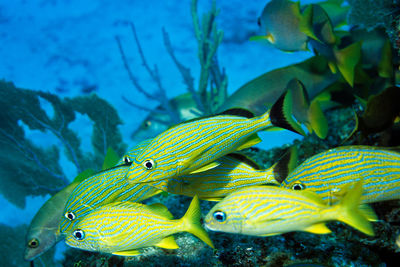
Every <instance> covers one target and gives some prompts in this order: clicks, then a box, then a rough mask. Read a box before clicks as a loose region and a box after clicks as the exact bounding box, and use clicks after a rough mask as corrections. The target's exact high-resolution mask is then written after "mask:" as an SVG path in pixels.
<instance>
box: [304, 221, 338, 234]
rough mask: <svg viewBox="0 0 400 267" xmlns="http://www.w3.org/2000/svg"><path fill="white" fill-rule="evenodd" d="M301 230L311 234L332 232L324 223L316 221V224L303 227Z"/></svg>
mask: <svg viewBox="0 0 400 267" xmlns="http://www.w3.org/2000/svg"><path fill="white" fill-rule="evenodd" d="M303 231H306V232H310V233H313V234H329V233H332V231H331V230H330V229H329V228H328V227H326V225H325V223H317V224H314V225H311V226H310V227H307V228H305V229H304V230H303Z"/></svg>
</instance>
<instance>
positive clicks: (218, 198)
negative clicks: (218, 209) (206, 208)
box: [200, 197, 223, 201]
mask: <svg viewBox="0 0 400 267" xmlns="http://www.w3.org/2000/svg"><path fill="white" fill-rule="evenodd" d="M200 199H202V200H207V201H221V200H222V199H223V198H222V197H201V198H200Z"/></svg>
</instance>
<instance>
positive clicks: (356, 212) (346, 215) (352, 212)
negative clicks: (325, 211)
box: [337, 180, 376, 236]
mask: <svg viewBox="0 0 400 267" xmlns="http://www.w3.org/2000/svg"><path fill="white" fill-rule="evenodd" d="M362 183H363V180H360V181H358V182H357V183H355V185H354V187H353V188H352V189H351V190H350V191H348V192H347V194H346V195H345V196H344V197H343V198H342V199H341V200H340V202H339V204H338V205H337V208H338V210H337V219H338V220H339V221H341V222H344V223H346V224H348V225H350V226H351V227H354V228H356V229H357V230H359V231H360V232H363V233H364V234H367V235H370V236H373V235H374V229H373V228H372V225H371V222H370V221H369V219H370V218H375V217H376V215H375V216H373V210H372V209H370V210H369V211H368V213H366V212H365V209H364V208H361V210H360V206H359V204H360V201H361V195H362V192H363V187H362ZM366 214H367V216H366Z"/></svg>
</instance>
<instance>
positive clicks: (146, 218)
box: [65, 197, 214, 256]
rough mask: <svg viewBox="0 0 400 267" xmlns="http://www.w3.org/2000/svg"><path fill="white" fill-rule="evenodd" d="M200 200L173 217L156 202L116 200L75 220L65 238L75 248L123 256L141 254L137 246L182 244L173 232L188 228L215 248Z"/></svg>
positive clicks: (194, 199) (174, 246)
mask: <svg viewBox="0 0 400 267" xmlns="http://www.w3.org/2000/svg"><path fill="white" fill-rule="evenodd" d="M200 218H201V213H200V206H199V200H198V198H197V197H194V198H193V200H192V203H191V204H190V206H189V208H188V210H187V212H186V214H185V215H184V216H183V217H182V218H181V219H178V220H174V219H173V216H172V214H171V213H170V212H169V211H168V209H167V207H165V206H164V205H162V204H160V203H157V204H153V205H148V206H147V205H143V204H139V203H133V202H114V203H110V204H107V205H104V206H102V207H99V208H97V209H95V210H93V211H92V212H90V213H89V214H88V215H87V216H86V217H85V218H84V219H82V220H81V221H80V222H79V223H77V224H76V226H75V229H74V231H72V232H71V233H69V234H68V236H67V237H66V239H65V242H66V243H67V244H68V245H69V246H71V247H75V248H80V249H84V250H89V251H98V252H105V253H112V254H114V255H121V256H135V255H138V254H140V252H139V251H138V249H141V248H145V247H149V246H157V247H161V248H168V249H177V248H179V247H178V245H177V244H176V242H175V239H174V237H173V236H172V235H173V234H175V233H178V232H183V231H185V232H189V233H192V234H193V235H195V236H197V237H198V238H200V239H201V240H203V241H204V242H205V243H206V244H207V245H209V246H210V247H212V248H214V246H213V244H212V241H211V240H210V238H209V237H208V234H207V232H206V231H205V230H204V229H203V228H202V226H201V223H200Z"/></svg>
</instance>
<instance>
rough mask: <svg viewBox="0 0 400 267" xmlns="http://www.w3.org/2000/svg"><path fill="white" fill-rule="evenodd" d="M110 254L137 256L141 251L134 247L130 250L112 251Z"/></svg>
mask: <svg viewBox="0 0 400 267" xmlns="http://www.w3.org/2000/svg"><path fill="white" fill-rule="evenodd" d="M112 254H113V255H118V256H137V255H140V254H141V253H140V252H139V251H138V250H136V249H132V250H124V251H116V252H113V253H112Z"/></svg>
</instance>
